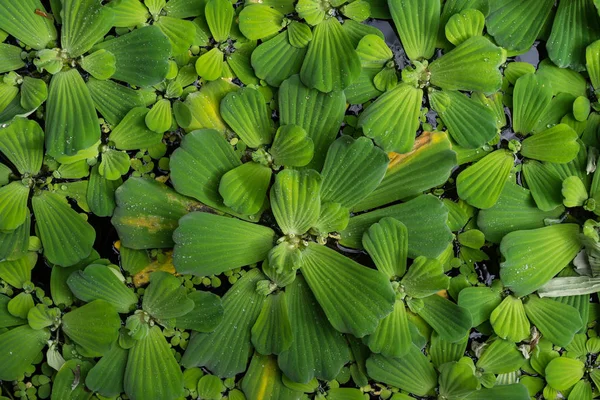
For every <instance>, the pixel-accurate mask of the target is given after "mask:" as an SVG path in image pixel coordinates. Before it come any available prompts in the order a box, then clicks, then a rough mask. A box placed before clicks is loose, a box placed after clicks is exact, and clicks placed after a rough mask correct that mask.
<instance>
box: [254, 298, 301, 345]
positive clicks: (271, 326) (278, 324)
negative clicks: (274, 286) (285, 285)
mask: <svg viewBox="0 0 600 400" xmlns="http://www.w3.org/2000/svg"><path fill="white" fill-rule="evenodd" d="M292 340H293V337H292V325H291V323H290V318H289V315H288V305H287V301H286V296H285V292H279V293H276V294H271V295H269V296H267V298H266V300H265V302H264V303H263V306H262V310H261V312H260V314H259V316H258V318H257V320H256V322H255V323H254V325H253V326H252V344H253V345H254V347H255V349H256V351H258V352H259V353H260V354H264V355H269V354H280V353H281V352H283V351H285V350H287V349H289V347H290V346H291V344H292Z"/></svg>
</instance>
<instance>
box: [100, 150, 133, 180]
mask: <svg viewBox="0 0 600 400" xmlns="http://www.w3.org/2000/svg"><path fill="white" fill-rule="evenodd" d="M129 167H131V159H130V158H129V154H127V153H126V152H124V151H119V150H113V149H107V150H106V151H104V152H103V153H102V161H100V165H99V166H98V173H99V174H100V175H101V176H103V177H104V178H106V179H108V180H109V181H114V180H117V179H119V178H121V175H125V174H126V173H127V172H129Z"/></svg>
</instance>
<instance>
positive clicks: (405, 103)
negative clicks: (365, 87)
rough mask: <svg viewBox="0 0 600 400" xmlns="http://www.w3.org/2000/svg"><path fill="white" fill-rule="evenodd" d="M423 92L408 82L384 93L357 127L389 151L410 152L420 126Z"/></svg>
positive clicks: (360, 119)
mask: <svg viewBox="0 0 600 400" xmlns="http://www.w3.org/2000/svg"><path fill="white" fill-rule="evenodd" d="M422 99H423V91H422V90H421V89H416V88H414V87H412V86H409V85H406V84H400V85H398V86H396V88H394V89H393V90H390V91H388V92H386V93H384V94H383V95H381V96H380V97H379V98H377V100H375V101H374V102H373V103H372V104H371V105H369V107H367V109H365V111H364V112H363V113H361V114H360V117H359V120H358V127H359V128H362V130H363V132H364V133H365V135H366V136H368V137H370V138H372V139H373V140H375V142H376V143H377V144H378V145H380V146H381V147H383V149H384V150H386V151H396V152H398V153H407V152H409V151H410V150H411V149H412V148H413V145H414V142H415V133H416V131H417V129H418V128H419V112H420V110H421V101H422Z"/></svg>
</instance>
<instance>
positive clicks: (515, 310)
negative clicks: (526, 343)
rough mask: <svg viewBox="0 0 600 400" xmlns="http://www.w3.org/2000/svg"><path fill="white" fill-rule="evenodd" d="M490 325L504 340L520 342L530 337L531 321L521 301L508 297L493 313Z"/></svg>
mask: <svg viewBox="0 0 600 400" xmlns="http://www.w3.org/2000/svg"><path fill="white" fill-rule="evenodd" d="M490 323H491V324H492V327H493V328H494V332H495V333H496V334H497V335H498V336H499V337H501V338H502V339H506V340H510V341H512V342H520V341H522V340H524V339H526V338H528V337H529V326H530V325H529V320H528V319H527V316H526V315H525V308H524V307H523V302H522V301H521V299H519V298H517V297H514V296H507V297H505V298H504V300H502V303H500V305H499V306H498V307H496V308H495V309H494V311H492V314H491V315H490Z"/></svg>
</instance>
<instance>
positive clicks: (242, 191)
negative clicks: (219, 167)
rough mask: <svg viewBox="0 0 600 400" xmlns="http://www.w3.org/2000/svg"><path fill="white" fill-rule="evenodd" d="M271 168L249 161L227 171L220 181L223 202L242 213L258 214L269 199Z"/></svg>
mask: <svg viewBox="0 0 600 400" xmlns="http://www.w3.org/2000/svg"><path fill="white" fill-rule="evenodd" d="M271 174H272V170H271V168H269V167H267V166H265V165H262V164H259V163H256V162H247V163H244V164H242V165H240V166H238V167H235V168H234V169H232V170H230V171H228V172H226V173H225V174H224V175H223V176H222V177H221V180H220V183H219V193H220V194H221V197H223V203H224V204H225V205H226V206H227V207H229V208H231V209H232V210H233V211H235V212H237V213H240V214H256V213H258V212H260V211H261V209H262V207H263V204H264V203H265V201H266V199H267V190H268V189H269V184H270V183H271Z"/></svg>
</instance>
